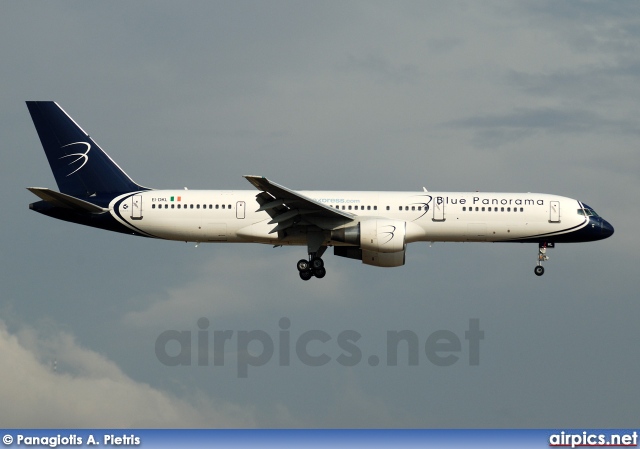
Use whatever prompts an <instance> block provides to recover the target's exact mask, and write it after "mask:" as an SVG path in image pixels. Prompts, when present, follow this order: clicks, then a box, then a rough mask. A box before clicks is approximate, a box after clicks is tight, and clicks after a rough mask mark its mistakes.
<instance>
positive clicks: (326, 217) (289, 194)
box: [245, 176, 355, 232]
mask: <svg viewBox="0 0 640 449" xmlns="http://www.w3.org/2000/svg"><path fill="white" fill-rule="evenodd" d="M245 178H246V179H247V181H249V182H250V183H251V184H253V186H254V187H255V188H257V189H258V190H260V191H261V193H259V194H258V195H257V196H256V199H257V201H258V203H259V204H260V208H259V209H258V211H266V212H267V213H268V214H269V215H270V216H271V218H272V220H271V221H270V222H269V224H274V223H277V226H276V227H275V228H273V230H272V231H271V232H276V231H277V232H280V231H284V230H286V229H287V228H290V227H292V226H303V225H304V226H310V225H311V226H317V227H320V228H321V229H332V228H333V227H336V226H340V225H341V224H345V223H349V222H351V221H353V219H354V217H355V216H354V215H353V214H350V213H348V212H345V211H341V210H338V209H333V208H331V207H329V206H325V205H324V204H322V203H319V202H318V201H316V200H313V199H311V198H308V197H306V196H304V195H302V194H301V193H298V192H296V191H295V190H291V189H288V188H286V187H284V186H281V185H279V184H276V183H275V182H272V181H270V180H268V179H267V178H265V177H262V176H245ZM303 218H304V219H303ZM316 223H318V224H319V225H320V226H318V225H317V224H316Z"/></svg>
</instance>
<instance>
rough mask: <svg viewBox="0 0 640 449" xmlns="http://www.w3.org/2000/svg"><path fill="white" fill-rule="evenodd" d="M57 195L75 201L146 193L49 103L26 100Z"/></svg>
mask: <svg viewBox="0 0 640 449" xmlns="http://www.w3.org/2000/svg"><path fill="white" fill-rule="evenodd" d="M27 107H28V108H29V113H30V114H31V118H32V119H33V124H34V125H35V127H36V131H38V136H40V141H41V142H42V147H43V148H44V152H45V153H46V155H47V159H49V165H50V166H51V170H52V171H53V176H54V177H55V179H56V182H57V183H58V188H59V189H60V192H62V193H65V194H67V195H71V196H73V197H76V198H88V197H91V196H94V195H100V194H116V195H117V194H121V193H128V192H135V191H138V190H148V189H146V188H145V187H141V186H139V185H138V184H136V183H135V182H134V181H133V180H132V179H131V178H130V177H129V176H128V175H127V174H126V173H125V172H124V171H122V169H121V168H120V167H118V164H116V163H115V162H114V161H113V160H111V158H110V157H109V155H107V153H105V152H104V151H102V149H101V148H100V147H99V146H98V144H97V143H95V142H94V141H93V139H91V137H89V135H88V134H87V133H86V132H84V130H83V129H82V128H80V126H78V124H77V123H76V122H75V121H74V120H73V119H72V118H71V117H70V116H69V115H68V114H67V113H66V112H64V110H63V109H62V108H61V107H60V106H58V104H57V103H54V102H53V101H27Z"/></svg>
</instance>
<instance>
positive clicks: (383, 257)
mask: <svg viewBox="0 0 640 449" xmlns="http://www.w3.org/2000/svg"><path fill="white" fill-rule="evenodd" d="M405 253H406V251H405V250H404V249H403V250H402V251H397V252H395V253H379V252H375V251H367V250H366V249H363V250H362V263H364V264H366V265H373V266H375V267H401V266H402V265H404V260H405Z"/></svg>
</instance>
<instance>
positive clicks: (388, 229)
mask: <svg viewBox="0 0 640 449" xmlns="http://www.w3.org/2000/svg"><path fill="white" fill-rule="evenodd" d="M406 228H407V223H406V222H404V221H400V220H386V219H376V218H372V219H369V220H363V221H361V222H360V223H358V224H357V225H356V226H349V227H346V228H341V229H336V230H334V231H331V240H335V241H337V242H342V243H349V244H351V245H357V246H359V247H360V248H362V250H366V251H373V252H377V253H396V252H399V251H404V249H405V236H406Z"/></svg>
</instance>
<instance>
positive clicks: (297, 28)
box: [0, 0, 640, 428]
mask: <svg viewBox="0 0 640 449" xmlns="http://www.w3.org/2000/svg"><path fill="white" fill-rule="evenodd" d="M0 1H2V0H0ZM0 60H1V61H2V63H1V64H0V80H1V81H0V83H1V86H2V88H1V89H0V135H1V136H2V140H3V144H2V150H1V151H0V173H1V176H0V188H1V189H2V191H3V192H4V194H3V197H4V201H3V206H4V207H3V213H2V214H1V215H0V217H1V220H2V229H3V231H4V232H2V233H1V234H0V245H1V250H2V255H3V257H2V258H1V259H0V372H1V373H2V377H3V382H2V383H0V402H1V403H3V404H11V406H10V407H0V422H2V423H3V426H5V427H67V428H75V427H102V428H104V427H150V428H154V427H214V428H217V427H223V428H226V427H241V428H244V427H259V428H271V427H277V428H292V427H294V428H297V427H304V428H308V427H313V428H315V427H320V428H324V427H357V428H360V427H362V428H368V427H385V428H396V427H420V428H423V427H424V428H441V427H445V428H485V427H488V428H504V427H506V428H511V427H517V428H520V427H553V428H563V427H574V428H577V427H601V428H602V427H634V426H637V416H638V415H639V414H640V400H639V399H640V398H639V392H640V389H638V379H639V378H640V357H639V354H638V347H637V342H638V341H640V327H639V326H638V324H637V320H638V316H640V305H639V303H638V294H637V292H638V290H639V287H640V280H639V276H638V268H637V257H638V256H637V254H638V250H639V249H640V236H639V234H638V232H637V231H634V228H633V226H634V223H637V222H638V218H640V213H639V212H638V208H637V207H636V206H635V203H636V201H637V199H636V196H637V195H636V193H637V192H638V191H640V179H639V173H640V153H639V151H638V145H637V141H638V138H639V137H640V119H639V118H638V117H640V5H639V4H638V3H637V2H632V1H620V2H579V1H576V2H552V1H516V2H506V1H485V2H470V1H451V2H425V1H415V2H412V1H396V2H382V1H367V2H362V1H346V2H343V1H326V2H293V1H271V2H260V1H217V2H210V1H191V0H187V1H182V2H169V1H153V2H151V1H144V0H143V1H137V2H127V1H112V2H83V1H64V2H63V1H56V0H54V1H49V2H11V1H6V0H4V1H2V14H1V15H0ZM26 100H54V101H57V102H58V103H59V104H60V105H61V106H62V107H63V108H64V109H65V110H66V111H67V112H68V113H69V114H70V115H71V116H72V117H73V118H74V119H75V120H76V121H77V122H78V123H79V124H80V126H82V128H83V129H85V130H86V131H87V132H88V133H89V134H91V136H92V137H93V138H94V140H96V141H97V142H98V143H99V144H100V145H101V147H102V148H103V149H104V150H105V151H107V152H108V153H109V155H110V156H111V157H112V158H113V159H114V160H115V161H117V163H118V164H119V165H120V166H121V167H122V168H123V169H124V170H125V171H126V172H127V173H128V174H129V175H130V176H131V177H132V178H133V179H134V180H135V181H136V182H138V183H140V184H142V185H145V186H148V187H153V188H182V187H188V188H190V189H234V190H240V189H246V190H251V189H253V187H252V186H251V185H250V184H249V183H247V182H246V180H245V179H244V178H242V175H249V174H251V175H262V176H267V177H269V178H270V179H272V180H274V181H275V182H277V183H279V184H282V185H285V186H287V187H289V188H292V189H300V190H314V189H318V190H327V189H335V190H401V191H414V190H415V191H420V190H422V188H423V187H426V188H428V189H429V190H432V191H438V190H441V191H492V192H493V191H496V192H544V193H553V194H558V195H563V196H568V197H571V198H576V199H578V200H580V201H584V202H586V203H587V204H589V205H590V206H592V207H593V208H594V209H595V210H596V211H597V212H598V213H599V214H600V215H602V216H604V217H605V218H606V219H607V220H608V221H609V222H610V223H611V224H612V225H613V226H614V227H615V230H616V232H615V234H614V235H613V237H611V238H610V239H608V240H605V241H601V242H594V243H584V244H562V245H557V247H556V248H554V249H552V250H550V251H549V255H550V260H549V261H548V262H547V263H546V273H545V275H544V276H543V277H541V278H539V277H537V276H535V275H534V273H533V268H534V266H535V261H536V255H537V248H536V246H535V245H526V244H491V243H471V244H469V243H467V244H463V243H436V244H434V245H429V244H428V243H413V244H411V245H409V247H408V250H407V263H406V265H405V266H403V267H400V268H388V269H382V268H377V267H370V266H365V265H362V264H361V263H359V262H357V261H353V260H348V259H343V258H338V257H335V256H333V255H331V254H330V253H329V252H328V253H327V255H326V256H325V257H324V259H325V264H326V267H327V276H326V277H325V278H324V279H322V280H319V279H312V280H310V281H309V282H302V281H301V280H300V279H299V278H298V275H297V272H296V269H295V263H296V261H297V260H298V259H300V258H302V257H304V256H305V255H306V254H305V253H306V249H305V248H302V247H291V248H272V247H270V246H268V245H250V244H247V245H228V244H207V245H205V244H202V245H199V246H198V247H197V248H196V247H195V245H193V244H190V243H189V244H187V243H184V242H166V241H156V240H151V239H145V238H136V237H132V236H127V235H122V234H116V233H109V232H106V231H100V230H97V229H91V228H86V227H82V226H79V225H73V224H70V223H65V222H61V221H57V220H54V219H51V218H48V217H45V216H42V215H39V214H36V213H34V212H32V211H30V210H29V209H28V204H29V203H31V202H34V201H37V198H36V197H34V196H33V195H32V194H31V193H30V192H29V191H27V190H26V187H48V188H53V189H56V188H57V186H56V184H55V181H54V179H53V176H52V174H51V172H50V170H49V166H48V164H47V161H46V158H45V156H44V153H43V151H42V147H41V145H40V142H39V140H38V137H37V134H36V132H35V129H34V128H33V124H32V122H31V119H30V117H29V114H28V111H27V108H26V106H25V104H24V101H26ZM472 323H477V324H478V327H479V330H480V331H481V332H482V338H481V339H478V340H476V341H477V346H478V347H477V349H478V351H475V352H474V350H473V349H472V346H473V345H472V344H471V340H470V339H469V338H467V336H468V335H469V334H468V332H471V327H472V325H473V324H472ZM402 331H404V332H405V333H404V334H403V335H411V336H412V338H414V339H415V341H417V342H418V346H417V349H416V350H415V351H414V349H415V348H414V347H412V348H408V345H405V343H402V344H401V345H400V346H399V349H398V351H397V363H396V364H394V363H393V362H392V359H389V358H388V356H389V351H388V335H396V333H397V332H402ZM224 332H226V333H227V335H231V337H230V338H229V339H228V340H226V343H225V345H226V346H224V351H218V350H216V348H218V349H219V347H218V346H216V341H217V342H218V343H220V342H225V341H224V340H222V338H221V335H223V333H224ZM309 335H314V336H318V335H321V336H323V338H324V337H327V338H325V341H320V340H317V339H316V340H314V341H311V342H310V343H309V344H308V345H307V347H306V349H307V355H310V356H315V357H317V356H321V355H325V356H326V357H325V359H327V358H328V361H327V360H324V362H326V363H323V364H321V366H313V365H314V361H315V362H318V361H319V359H317V358H316V359H312V358H308V357H306V356H305V354H304V353H302V354H301V353H300V351H299V350H298V349H299V345H300V344H301V343H300V342H301V341H302V342H303V343H304V338H305V336H307V337H308V336H309ZM356 335H357V336H359V337H358V338H357V339H356V338H355V336H356ZM177 336H180V338H183V339H185V340H178V339H177ZM216 336H217V337H216ZM438 336H440V337H442V336H446V337H447V341H449V342H450V343H451V342H452V343H451V345H452V346H450V348H449V349H450V352H445V353H449V354H451V355H453V356H454V358H453V359H448V361H449V362H452V363H449V364H448V366H443V365H444V364H443V363H440V362H439V359H433V358H429V357H428V356H427V353H430V352H429V348H433V346H432V345H433V339H434V338H437V337H438ZM169 337H171V338H173V339H171V338H169ZM345 337H349V338H350V340H349V338H347V340H349V341H350V343H351V346H349V345H348V343H349V341H347V343H345ZM185 342H188V343H190V346H189V345H188V344H186V343H185ZM269 342H271V343H269ZM456 342H457V344H456ZM270 345H271V346H270ZM158 348H160V349H158ZM358 354H359V355H360V357H358ZM440 354H442V353H440ZM474 354H475V355H474ZM216 357H217V358H216ZM412 357H413V358H412ZM176 360H178V361H179V362H182V363H183V364H179V365H177V366H172V363H170V362H171V361H176ZM410 360H413V361H414V362H415V363H410ZM434 360H435V363H434ZM474 360H475V362H477V363H475V362H474ZM316 364H320V363H316Z"/></svg>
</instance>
